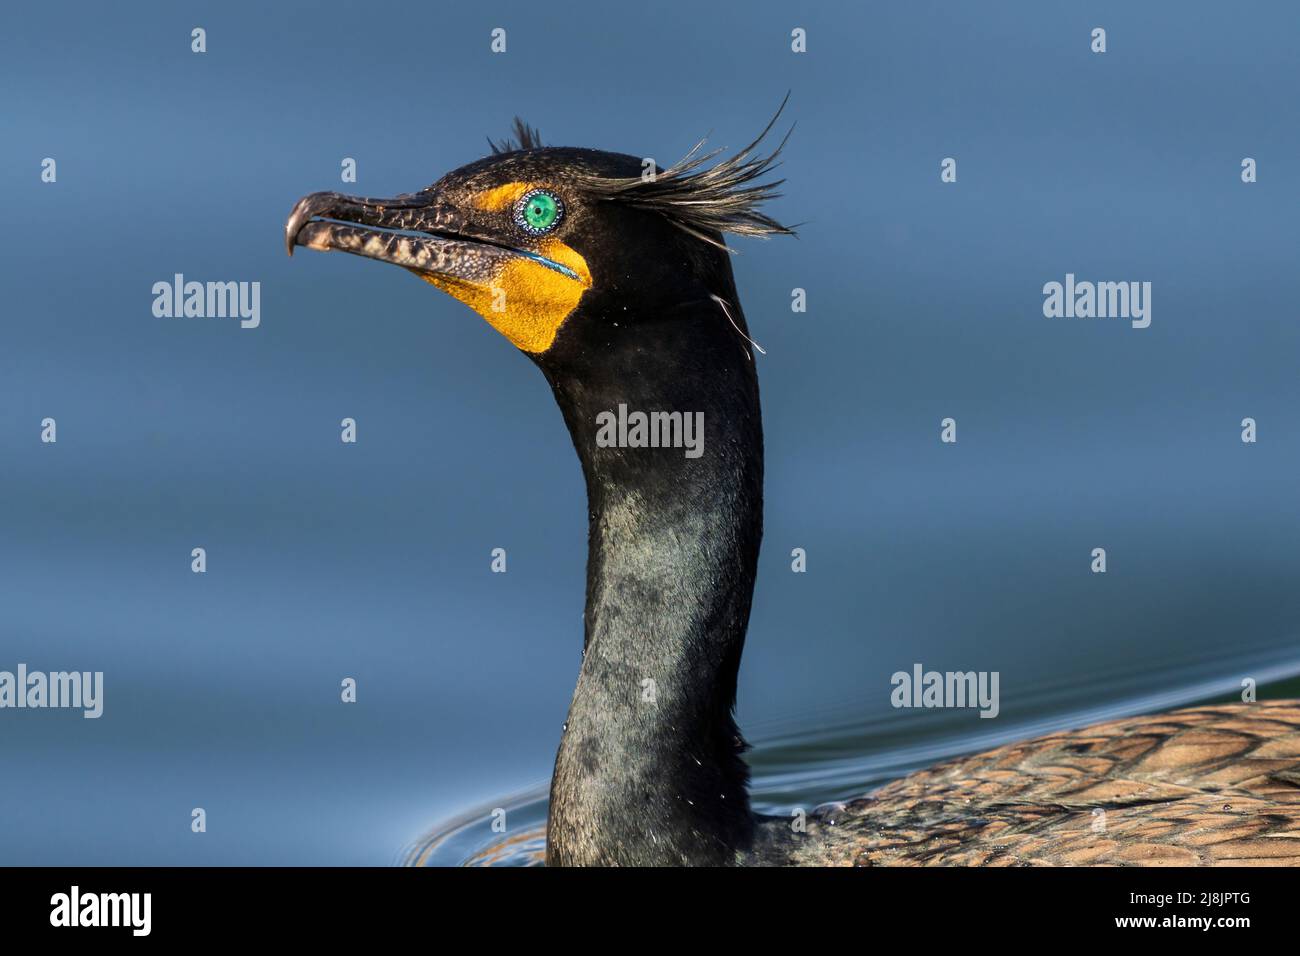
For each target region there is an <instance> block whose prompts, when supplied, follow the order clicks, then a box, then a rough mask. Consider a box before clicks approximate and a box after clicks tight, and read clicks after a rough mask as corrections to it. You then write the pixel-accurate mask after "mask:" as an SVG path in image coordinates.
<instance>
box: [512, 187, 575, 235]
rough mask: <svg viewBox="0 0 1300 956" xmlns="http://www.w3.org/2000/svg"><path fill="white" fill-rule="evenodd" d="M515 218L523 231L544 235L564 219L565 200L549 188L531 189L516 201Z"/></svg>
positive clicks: (516, 223)
mask: <svg viewBox="0 0 1300 956" xmlns="http://www.w3.org/2000/svg"><path fill="white" fill-rule="evenodd" d="M513 218H514V221H515V225H516V226H518V227H519V228H520V230H521V231H523V232H525V233H527V234H528V235H530V236H544V235H546V234H547V233H548V232H554V231H555V229H556V227H558V226H559V225H560V221H561V220H563V219H564V200H563V199H561V198H560V197H559V196H557V195H555V193H553V192H551V191H550V190H549V189H530V190H528V192H526V193H524V194H523V195H522V196H520V197H519V199H518V200H516V201H515V209H514V217H513Z"/></svg>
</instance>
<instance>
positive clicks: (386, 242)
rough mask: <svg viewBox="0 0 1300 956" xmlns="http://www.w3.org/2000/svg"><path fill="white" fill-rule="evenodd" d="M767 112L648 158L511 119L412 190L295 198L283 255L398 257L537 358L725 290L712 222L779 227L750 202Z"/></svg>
mask: <svg viewBox="0 0 1300 956" xmlns="http://www.w3.org/2000/svg"><path fill="white" fill-rule="evenodd" d="M779 115H780V111H779V110H778V111H777V116H779ZM775 121H776V117H775V116H774V117H773V118H772V122H771V123H769V124H768V126H767V128H766V129H765V130H764V131H763V134H762V135H760V136H759V137H758V139H756V140H755V141H754V142H753V143H751V144H750V145H749V146H748V147H746V148H745V149H743V150H741V151H740V152H738V153H736V154H735V155H733V156H731V157H730V158H726V159H720V160H719V159H718V154H719V152H720V151H713V152H708V153H704V152H703V151H702V146H703V144H702V143H701V144H699V145H697V146H696V147H695V149H693V150H692V151H691V152H690V153H689V154H688V155H687V156H686V157H685V158H684V159H683V160H682V161H681V162H679V163H677V164H675V165H674V166H672V167H670V168H668V169H666V170H661V171H660V170H655V169H654V168H653V164H652V163H650V162H649V161H647V160H642V159H640V158H638V157H635V156H629V155H624V154H619V153H609V152H602V151H599V150H593V149H573V148H556V147H544V146H541V145H540V142H539V140H538V137H537V134H536V132H535V131H534V130H532V129H531V128H529V127H527V126H526V125H524V124H523V123H522V122H520V121H518V120H516V131H515V132H516V141H513V142H512V141H509V140H507V141H505V142H502V143H499V144H493V152H492V155H490V156H488V157H486V158H484V159H481V160H479V161H477V162H474V163H471V164H469V165H468V166H463V167H461V168H460V169H457V170H455V171H453V172H450V173H448V174H447V175H445V176H443V177H442V178H441V179H440V180H438V181H437V182H436V183H434V184H433V185H432V186H429V187H427V188H425V189H422V190H420V191H418V192H414V193H408V194H405V195H401V196H397V197H395V198H392V199H374V198H367V197H354V196H345V195H342V194H340V193H335V192H318V193H312V194H311V195H309V196H305V197H303V198H302V199H300V200H299V201H298V203H297V204H296V205H295V206H294V208H293V211H292V212H291V213H290V215H289V219H288V222H287V223H286V225H285V241H286V244H287V247H288V251H289V254H290V255H292V254H293V250H294V247H295V246H296V245H297V246H305V247H307V248H309V249H317V250H322V251H342V252H348V253H352V254H353V255H358V256H363V257H366V258H370V259H377V260H380V261H382V262H388V263H391V264H393V265H398V266H402V267H403V268H405V269H407V270H409V271H410V272H412V273H414V274H415V275H416V276H418V277H419V278H421V279H423V280H425V281H426V282H428V283H430V284H431V285H433V286H435V287H437V288H438V289H440V290H442V291H443V292H446V293H448V294H449V295H451V296H453V297H455V298H456V299H459V300H460V301H461V302H463V303H465V304H466V305H468V306H469V307H470V308H472V309H473V310H474V311H476V312H478V313H479V314H480V315H481V316H483V318H484V319H486V320H487V321H488V323H489V324H491V325H492V327H493V328H495V329H496V330H497V331H498V332H500V333H501V334H502V335H504V336H505V337H506V338H507V339H509V340H510V341H511V342H512V343H513V344H514V345H515V346H517V347H518V348H519V349H521V350H522V351H524V352H525V353H527V354H529V355H530V356H532V357H533V358H535V359H538V360H541V358H542V357H543V356H545V355H546V354H547V353H548V351H549V350H551V348H552V347H553V345H554V344H555V342H556V339H557V337H558V336H561V334H563V335H565V336H567V337H569V338H570V339H571V340H573V339H575V338H576V339H581V337H582V336H583V335H584V334H590V330H591V328H593V327H599V326H600V325H601V324H604V323H617V322H619V321H620V320H622V321H624V322H625V323H626V322H635V321H636V316H644V315H663V314H665V313H666V312H668V311H671V309H672V308H673V307H674V306H676V305H679V304H680V303H682V302H684V301H694V300H699V301H707V300H708V299H709V297H710V296H721V297H723V298H730V297H734V287H733V286H732V281H731V267H730V262H729V260H728V253H729V251H730V250H729V249H728V248H727V246H726V244H725V240H724V238H723V235H724V233H728V232H730V233H737V234H742V235H756V236H766V235H773V234H783V233H784V234H789V233H791V232H792V230H790V229H788V228H787V227H785V226H782V225H781V224H780V223H778V222H776V221H775V220H774V219H771V218H769V217H768V216H767V215H765V214H764V213H762V212H761V211H760V209H759V206H760V205H761V204H762V202H763V201H765V200H767V199H769V198H772V197H773V196H774V195H775V194H774V189H775V188H776V187H777V186H778V185H780V182H779V181H778V182H759V181H758V180H759V179H760V178H761V177H763V176H764V175H765V174H766V173H767V172H768V171H769V170H770V169H771V168H772V166H773V163H774V160H775V159H776V156H777V154H778V153H779V152H780V147H779V146H778V147H777V149H776V150H774V151H773V152H772V153H771V154H769V155H766V156H760V155H757V154H756V152H755V151H756V149H757V147H758V145H759V143H760V142H761V141H762V139H763V137H764V136H766V135H767V133H768V131H769V130H770V129H771V128H772V124H773V123H775ZM783 144H784V141H783ZM629 303H635V310H634V313H635V314H630V313H629ZM733 324H734V322H733ZM570 330H573V331H570Z"/></svg>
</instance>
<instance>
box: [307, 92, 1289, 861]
mask: <svg viewBox="0 0 1300 956" xmlns="http://www.w3.org/2000/svg"><path fill="white" fill-rule="evenodd" d="M777 115H778V116H779V115H780V111H778V114H777ZM775 120H776V118H775V117H774V118H773V121H772V123H769V124H768V126H767V128H766V129H765V130H764V131H763V134H762V135H760V136H759V137H758V139H756V140H755V141H754V142H753V143H751V144H750V145H749V146H747V147H746V148H745V149H743V150H741V151H740V152H738V153H736V154H735V155H733V156H731V157H729V158H726V159H717V156H718V153H716V152H712V153H703V152H702V151H701V146H697V147H696V148H695V149H694V150H692V151H691V152H690V153H689V154H688V155H687V157H686V158H685V159H684V160H683V161H681V162H680V163H678V164H677V165H675V166H672V167H670V168H668V169H665V170H663V171H661V172H659V173H658V174H657V175H643V166H642V160H641V159H640V158H638V157H634V156H629V155H622V154H616V153H608V152H601V151H597V150H593V149H571V148H549V147H543V146H542V145H541V144H540V142H539V140H538V138H537V136H536V134H535V132H534V131H533V130H531V129H530V128H528V127H527V126H525V125H524V124H522V123H520V122H518V121H516V137H517V141H516V142H508V141H507V142H504V143H500V144H493V151H492V155H490V156H489V157H487V158H485V159H482V160H480V161H478V162H474V163H471V164H470V165H468V166H465V167H463V168H461V169H458V170H455V171H454V172H451V173H448V174H447V175H446V176H444V177H443V178H442V179H440V180H439V181H438V182H436V183H434V184H433V185H432V186H429V187H428V188H426V189H423V190H421V191H419V192H416V193H412V194H408V195H403V196H399V197H397V198H395V199H368V198H353V197H348V196H344V195H340V194H338V193H333V192H320V193H313V194H311V195H309V196H306V197H304V198H303V199H301V200H299V202H298V203H297V205H296V206H295V207H294V209H293V211H292V213H291V214H290V216H289V219H288V222H287V224H286V227H285V238H286V241H287V244H288V250H289V253H290V254H291V255H292V253H293V248H294V246H295V244H296V245H301V246H306V247H308V248H311V249H318V250H341V251H344V252H350V253H353V254H355V255H360V256H366V257H368V258H372V259H378V260H381V261H384V262H389V263H393V264H395V265H400V266H402V267H404V268H406V269H408V270H410V271H411V272H414V273H415V274H416V275H417V276H419V277H420V278H421V279H424V280H425V281H427V282H429V283H431V284H433V285H434V286H437V287H438V288H439V289H441V290H443V291H444V292H447V293H449V294H451V295H452V296H454V297H456V298H457V299H459V300H461V301H462V302H464V303H466V304H467V305H469V306H470V307H471V308H472V309H474V310H475V311H477V312H478V313H479V314H480V315H482V316H483V317H484V318H485V319H486V320H487V321H488V322H489V323H490V324H491V325H492V326H493V327H494V328H495V329H496V330H497V331H499V332H500V333H501V334H502V335H504V336H505V337H506V338H507V339H509V340H510V342H512V343H513V344H514V345H515V346H516V347H518V348H519V349H520V350H522V351H523V352H524V354H526V355H527V356H528V357H529V358H531V359H532V360H533V361H534V362H535V363H536V364H537V366H538V367H539V368H540V369H541V371H542V374H543V375H545V377H546V379H547V381H548V382H549V383H550V386H551V389H552V391H553V392H554V395H555V399H556V401H557V402H558V404H559V407H560V411H561V412H562V414H563V416H564V420H565V423H566V425H567V426H568V429H569V433H570V435H571V436H572V439H573V444H574V447H575V448H576V449H577V453H578V458H579V459H580V461H581V464H582V470H583V474H584V477H585V479H586V485H587V496H588V503H589V528H588V532H589V552H588V562H587V592H586V612H585V638H584V652H583V659H582V665H581V670H580V673H579V675H578V683H577V688H576V690H575V692H574V695H573V701H572V704H571V706H570V710H569V716H568V721H567V723H566V724H565V729H564V733H563V736H562V739H561V741H560V746H559V753H558V755H557V757H556V761H555V773H554V777H553V778H552V782H551V795H550V807H549V818H548V821H547V849H546V861H547V863H548V864H552V865H566V864H569V865H572V864H632V865H656V864H706V865H708V864H713V865H726V864H736V863H741V864H745V863H778V864H791V863H793V864H800V865H818V864H827V863H857V864H868V865H880V864H890V863H902V864H921V863H977V864H1005V863H1037V862H1059V863H1167V862H1178V863H1189V864H1194V863H1202V864H1204V863H1238V862H1243V861H1252V862H1254V861H1258V862H1275V863H1300V839H1297V837H1300V704H1297V703H1296V702H1274V703H1258V704H1254V705H1247V706H1242V705H1236V706H1219V707H1200V708H1193V709H1189V710H1183V711H1179V712H1176V713H1172V714H1167V715H1161V716H1155V717H1141V718H1134V719H1128V720H1121V721H1116V722H1112V723H1108V724H1102V725H1098V726H1094V727H1091V728H1088V729H1085V730H1081V731H1076V732H1072V733H1062V734H1054V735H1051V736H1048V737H1043V738H1039V739H1037V740H1033V741H1029V742H1026V743H1020V744H1014V745H1011V746H1007V747H1002V748H1000V749H998V750H994V751H991V752H989V753H985V754H981V755H978V756H974V757H966V758H962V759H959V760H956V761H952V762H950V763H947V764H945V765H942V766H939V767H936V768H934V769H931V770H927V771H922V772H919V773H916V774H913V775H911V776H909V777H906V778H904V779H902V780H899V781H897V782H895V783H893V784H890V785H888V786H886V787H884V788H883V789H881V790H879V791H877V792H875V793H874V794H872V795H869V796H867V797H865V798H863V799H861V800H858V801H855V802H853V803H850V804H847V805H844V806H838V807H836V808H834V809H833V810H830V811H827V812H822V813H818V814H814V815H813V816H811V817H810V818H808V819H807V821H806V826H805V827H804V828H803V832H796V831H797V830H798V829H799V828H796V827H794V826H792V825H791V820H790V819H787V818H761V817H758V816H756V815H755V814H754V813H752V812H751V810H750V805H749V798H748V792H747V785H748V779H749V771H748V768H747V767H746V765H745V762H744V760H743V759H742V757H741V754H742V752H743V750H744V749H745V744H744V741H743V740H742V738H741V736H740V732H739V730H738V729H737V727H736V724H735V722H734V720H733V718H732V710H733V705H734V701H735V692H736V673H737V669H738V667H739V663H740V655H741V648H742V645H743V643H744V637H745V630H746V627H747V624H748V618H749V612H750V601H751V597H752V593H753V586H754V576H755V570H756V565H757V561H758V553H759V540H760V537H761V535H762V500H763V498H762V486H763V435H762V425H761V417H760V411H759V398H758V378H757V375H756V374H755V369H754V360H753V352H752V348H753V343H752V342H751V341H750V339H749V334H748V328H747V325H746V323H745V316H744V311H743V310H742V309H741V306H740V299H739V297H738V295H737V293H736V286H735V282H734V280H733V277H732V270H731V263H730V260H729V250H728V248H727V247H726V244H725V240H724V234H725V233H731V234H738V235H744V236H771V235H782V234H790V233H791V232H792V230H790V229H789V228H787V227H785V226H783V225H781V224H780V223H778V222H777V221H775V220H774V219H772V218H771V217H769V216H768V215H766V214H765V213H764V212H762V211H761V207H762V204H763V203H764V201H765V200H767V199H769V198H771V197H772V196H773V195H774V189H775V187H777V186H778V185H779V181H778V182H771V181H765V177H766V174H767V173H769V172H770V170H771V169H772V167H773V161H774V160H775V158H776V156H777V155H778V154H779V152H780V147H779V146H778V147H777V149H776V150H775V151H773V152H772V153H770V154H768V155H760V153H759V151H758V150H759V144H760V143H761V141H762V140H763V138H764V137H765V136H766V135H767V133H768V132H769V131H770V130H771V128H772V124H773V123H774V122H775ZM630 412H641V413H644V414H646V415H651V414H652V413H663V414H666V415H667V416H668V417H666V418H665V417H660V418H659V419H657V421H658V422H659V424H660V425H662V426H664V428H665V429H667V430H666V431H664V432H663V434H664V435H666V436H667V437H669V438H671V437H672V430H671V427H670V426H674V423H675V422H676V421H679V420H674V419H672V418H671V415H672V414H674V413H680V415H681V416H690V415H697V414H699V413H702V415H703V445H702V453H701V454H700V455H699V456H698V457H691V456H688V455H687V454H684V453H683V449H682V448H681V447H674V443H673V442H672V441H664V442H658V441H655V442H653V443H652V442H651V441H649V440H647V439H646V435H644V434H642V436H641V438H642V442H641V443H640V444H639V445H638V443H637V442H636V441H634V440H633V438H632V436H631V434H630V430H629V431H627V432H626V433H625V432H624V431H623V430H620V431H619V434H618V436H617V438H618V439H619V440H616V441H610V440H608V439H609V438H610V435H609V434H606V435H605V436H604V438H605V440H601V426H600V424H599V422H600V421H601V420H604V421H606V422H608V421H609V419H608V418H607V417H606V418H604V419H602V416H608V415H610V414H612V413H617V414H620V415H623V416H625V417H626V416H627V415H628V414H630ZM665 423H667V424H665ZM643 431H644V429H643ZM1098 809H1101V810H1103V811H1104V813H1105V817H1104V827H1103V828H1102V829H1101V830H1100V831H1099V830H1098V827H1097V823H1096V821H1097V816H1096V814H1095V811H1096V810H1098Z"/></svg>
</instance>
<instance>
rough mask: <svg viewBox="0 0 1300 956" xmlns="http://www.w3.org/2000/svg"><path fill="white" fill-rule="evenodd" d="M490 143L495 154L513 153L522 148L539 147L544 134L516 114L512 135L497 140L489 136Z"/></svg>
mask: <svg viewBox="0 0 1300 956" xmlns="http://www.w3.org/2000/svg"><path fill="white" fill-rule="evenodd" d="M488 145H489V146H491V147H492V154H493V155H494V156H495V155H497V154H499V153H513V152H515V151H516V150H520V149H537V148H538V147H539V146H541V145H542V134H541V133H539V132H538V131H537V129H536V128H535V127H533V126H529V125H528V124H527V123H525V122H524V121H523V120H521V119H520V118H519V117H518V116H516V117H515V123H514V127H513V128H512V130H511V135H509V136H507V137H506V138H505V139H501V140H495V141H494V140H492V139H490V138H489V139H488Z"/></svg>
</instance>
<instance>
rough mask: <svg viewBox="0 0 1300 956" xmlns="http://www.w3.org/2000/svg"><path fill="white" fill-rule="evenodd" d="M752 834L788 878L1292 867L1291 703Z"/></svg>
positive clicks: (1296, 808)
mask: <svg viewBox="0 0 1300 956" xmlns="http://www.w3.org/2000/svg"><path fill="white" fill-rule="evenodd" d="M778 827H779V828H780V829H781V830H783V831H784V832H783V833H782V834H781V835H780V837H778V835H777V828H778ZM765 830H766V831H767V832H766V838H765V839H764V840H763V841H762V844H763V845H762V846H760V853H761V854H762V855H763V856H769V855H770V853H771V852H772V851H773V850H775V849H776V846H777V844H778V840H779V842H780V843H782V844H785V845H786V846H787V847H789V846H790V845H793V846H794V850H793V853H792V855H790V856H789V857H788V858H787V860H786V861H785V862H789V863H792V864H794V865H836V864H839V865H857V866H894V865H903V866H920V865H931V866H933V865H957V866H962V865H966V866H981V865H982V866H1020V865H1129V866H1132V865H1182V866H1215V865H1218V866H1223V865H1246V864H1254V865H1278V866H1286V865H1300V701H1272V702H1260V703H1253V704H1230V705H1222V706H1207V707H1193V708H1189V709H1186V710H1179V711H1174V712H1171V713H1166V714H1157V715H1153V716H1148V717H1130V718H1124V719H1122V720H1115V721H1110V722H1108V723H1104V724H1096V725H1094V726H1091V727H1087V728H1084V729H1083V730H1076V731H1071V732H1064V733H1056V734H1050V735H1048V736H1045V737H1039V738H1036V739H1034V740H1027V741H1022V742H1019V743H1014V744H1008V745H1007V746H1004V747H999V748H997V749H996V750H990V751H988V752H986V753H982V754H977V755H975V756H970V757H962V758H959V759H957V760H953V761H949V762H947V763H944V764H940V765H938V766H936V767H933V768H930V769H927V770H922V771H919V772H917V773H914V774H911V775H910V776H907V777H904V778H903V779H901V780H897V781H895V782H893V783H891V784H889V785H887V786H885V787H883V788H881V789H880V790H877V791H876V792H874V793H872V794H870V795H869V796H867V797H864V798H862V799H860V800H855V801H853V802H851V803H849V804H846V805H844V806H843V807H842V808H839V809H836V810H833V811H830V812H828V813H826V814H824V815H821V816H819V817H816V818H814V819H812V820H809V822H808V826H807V832H806V833H804V834H800V835H798V836H793V835H792V834H790V826H789V823H788V822H784V823H780V824H777V823H775V822H770V823H769V824H768V825H767V827H765ZM792 839H793V843H791V840H792Z"/></svg>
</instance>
